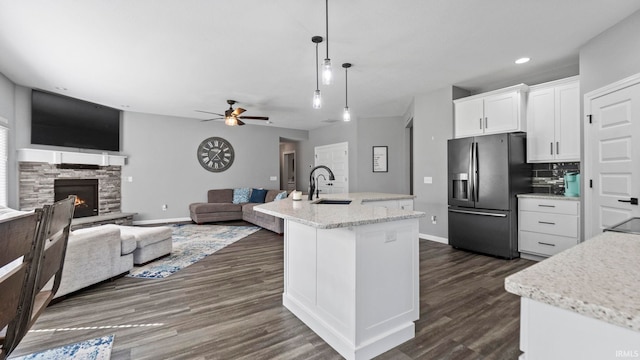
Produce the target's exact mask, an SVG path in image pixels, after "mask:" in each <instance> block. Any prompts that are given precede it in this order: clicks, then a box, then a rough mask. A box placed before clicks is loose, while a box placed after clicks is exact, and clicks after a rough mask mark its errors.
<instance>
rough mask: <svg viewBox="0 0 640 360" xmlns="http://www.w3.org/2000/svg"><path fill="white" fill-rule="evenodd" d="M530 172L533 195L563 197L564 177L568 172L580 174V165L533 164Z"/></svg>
mask: <svg viewBox="0 0 640 360" xmlns="http://www.w3.org/2000/svg"><path fill="white" fill-rule="evenodd" d="M532 172H533V174H532V179H533V192H534V193H541V194H555V195H563V194H564V175H565V174H566V173H569V172H580V163H579V162H566V163H540V164H533V167H532Z"/></svg>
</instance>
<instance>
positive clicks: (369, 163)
mask: <svg viewBox="0 0 640 360" xmlns="http://www.w3.org/2000/svg"><path fill="white" fill-rule="evenodd" d="M405 131H406V130H405V127H404V120H403V118H402V117H389V118H387V117H385V118H367V119H361V120H360V121H359V122H358V130H357V135H358V143H357V151H358V154H357V155H358V162H357V163H356V164H354V165H351V164H350V166H355V167H356V168H357V191H359V192H386V193H392V194H408V193H409V159H408V158H407V153H406V147H405V143H406V139H405ZM373 146H387V147H388V148H387V160H388V166H387V168H388V170H389V171H388V172H386V173H382V172H378V173H374V172H373V156H372V151H373ZM350 191H353V190H350Z"/></svg>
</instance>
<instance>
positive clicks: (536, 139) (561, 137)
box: [527, 76, 580, 162]
mask: <svg viewBox="0 0 640 360" xmlns="http://www.w3.org/2000/svg"><path fill="white" fill-rule="evenodd" d="M555 161H580V82H579V80H578V77H577V76H574V77H571V78H567V79H562V80H557V81H552V82H549V83H545V84H540V85H536V86H532V87H531V90H530V91H529V101H528V104H527V162H555Z"/></svg>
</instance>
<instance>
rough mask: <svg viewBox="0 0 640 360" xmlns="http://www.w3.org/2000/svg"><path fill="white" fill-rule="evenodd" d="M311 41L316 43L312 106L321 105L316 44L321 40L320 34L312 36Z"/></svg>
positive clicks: (317, 107)
mask: <svg viewBox="0 0 640 360" xmlns="http://www.w3.org/2000/svg"><path fill="white" fill-rule="evenodd" d="M311 41H312V42H313V43H314V44H316V90H315V91H314V92H313V108H314V109H320V108H321V107H322V95H320V84H319V80H318V44H319V43H321V42H322V36H314V37H312V38H311Z"/></svg>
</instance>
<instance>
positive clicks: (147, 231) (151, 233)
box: [118, 225, 173, 249]
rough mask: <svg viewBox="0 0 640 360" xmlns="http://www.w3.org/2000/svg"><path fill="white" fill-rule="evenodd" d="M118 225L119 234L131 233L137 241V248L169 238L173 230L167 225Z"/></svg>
mask: <svg viewBox="0 0 640 360" xmlns="http://www.w3.org/2000/svg"><path fill="white" fill-rule="evenodd" d="M118 227H119V228H120V233H121V234H122V235H121V236H125V235H131V236H133V237H134V238H135V240H136V243H137V246H136V247H137V248H139V249H140V248H143V247H145V246H148V245H150V244H155V243H157V242H160V241H163V240H166V239H171V236H172V235H173V230H172V229H171V228H170V227H168V226H155V227H146V226H125V225H118Z"/></svg>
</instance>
